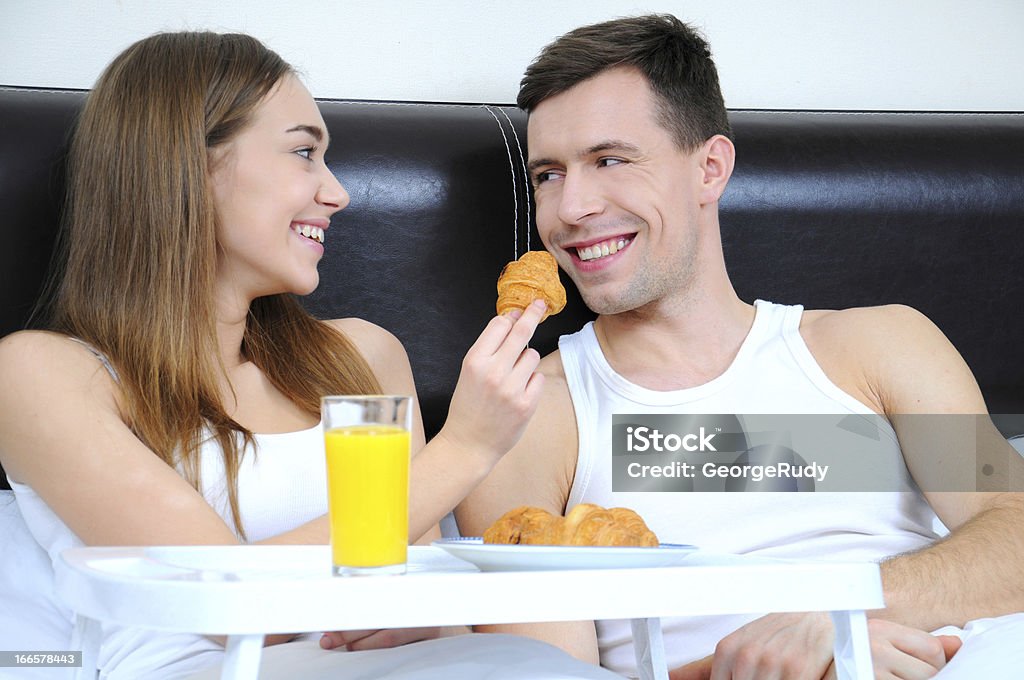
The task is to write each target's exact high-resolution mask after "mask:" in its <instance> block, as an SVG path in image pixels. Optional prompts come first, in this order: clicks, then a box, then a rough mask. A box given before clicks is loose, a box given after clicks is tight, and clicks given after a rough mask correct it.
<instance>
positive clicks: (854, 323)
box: [800, 305, 977, 413]
mask: <svg viewBox="0 0 1024 680" xmlns="http://www.w3.org/2000/svg"><path fill="white" fill-rule="evenodd" d="M800 334H801V336H802V337H803V339H804V341H805V343H806V344H807V347H808V349H810V351H811V353H812V354H813V355H814V358H815V359H816V360H817V362H818V363H819V365H821V367H822V368H823V369H824V370H825V373H826V374H827V375H828V376H829V377H830V378H831V379H832V380H833V382H835V383H836V384H837V385H839V386H840V387H841V388H842V389H844V390H846V391H847V392H849V393H850V394H853V395H855V396H857V397H858V398H859V399H861V400H862V401H864V402H865V403H867V404H869V405H871V406H872V407H873V408H874V409H875V410H880V411H883V412H886V413H902V412H911V411H910V410H909V409H911V408H918V406H917V405H919V404H922V403H925V402H932V401H934V400H933V399H931V398H930V397H928V396H927V395H929V394H934V393H940V392H941V393H955V394H958V395H965V396H964V399H973V398H974V393H975V392H977V384H976V383H975V382H974V378H973V376H971V374H970V369H969V368H968V367H967V365H966V363H964V360H963V358H962V357H961V356H960V354H959V353H958V352H957V351H956V348H955V347H953V345H952V344H951V343H950V342H949V340H948V339H947V338H946V336H945V335H943V333H942V331H940V330H939V328H938V327H937V326H936V325H935V324H934V323H932V322H931V320H929V319H928V317H926V316H925V315H924V314H922V313H921V312H919V311H917V310H916V309H914V308H912V307H908V306H906V305H885V306H882V307H858V308H851V309H844V310H814V311H808V312H805V313H804V318H803V319H802V321H801V324H800ZM965 403H966V402H965ZM972 403H973V402H972ZM932 408H933V409H937V408H938V406H933V407H932ZM972 412H973V411H972Z"/></svg>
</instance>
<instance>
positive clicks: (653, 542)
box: [483, 503, 658, 548]
mask: <svg viewBox="0 0 1024 680" xmlns="http://www.w3.org/2000/svg"><path fill="white" fill-rule="evenodd" d="M483 539H484V543H514V544H520V545H578V546H582V545H588V546H638V547H648V548H653V547H657V546H658V537H657V536H655V535H654V532H653V531H651V530H650V529H648V528H647V524H646V523H644V520H643V519H642V518H641V517H640V515H638V514H636V513H635V512H634V511H632V510H630V509H629V508H611V509H608V510H606V509H605V508H602V507H601V506H599V505H594V504H592V503H581V504H579V505H577V506H575V507H574V508H573V509H572V510H570V511H569V514H567V515H566V516H565V517H559V516H557V515H552V514H551V513H549V512H548V511H547V510H544V509H542V508H535V507H531V506H528V505H524V506H521V507H518V508H515V509H513V510H509V511H508V512H506V513H505V514H504V515H502V516H501V517H500V518H498V520H497V521H496V522H495V523H494V524H492V525H491V526H490V527H488V528H487V531H485V532H484V536H483Z"/></svg>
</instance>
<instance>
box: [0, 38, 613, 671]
mask: <svg viewBox="0 0 1024 680" xmlns="http://www.w3.org/2000/svg"><path fill="white" fill-rule="evenodd" d="M328 142H329V139H328V136H327V130H326V126H325V124H324V122H323V119H322V118H321V116H320V113H319V111H318V109H317V106H316V104H315V102H314V101H313V99H312V97H311V96H310V94H309V93H308V91H307V90H306V89H305V88H304V87H303V85H302V84H301V83H300V82H299V80H298V79H297V78H296V76H295V74H294V73H293V72H292V69H291V68H290V67H289V66H288V65H287V64H285V63H284V62H283V61H282V60H281V59H280V57H279V56H278V55H276V54H275V53H273V52H272V51H270V50H268V49H267V48H266V47H264V46H263V45H262V44H260V43H259V42H258V41H256V40H255V39H253V38H251V37H248V36H244V35H218V34H213V33H169V34H160V35H155V36H152V37H150V38H147V39H145V40H142V41H140V42H138V43H136V44H135V45H133V46H131V47H130V48H128V49H127V50H126V51H125V52H124V53H122V54H121V55H119V56H118V57H117V58H116V59H115V60H114V61H113V63H112V64H111V65H110V66H109V67H108V68H107V69H106V71H105V72H104V73H103V75H102V76H101V77H100V79H99V81H98V82H97V84H96V87H95V89H94V90H93V92H92V93H91V94H90V95H89V97H88V99H87V102H86V105H85V108H84V110H83V112H82V114H81V118H80V121H79V124H78V127H77V130H76V132H75V136H74V139H73V142H72V146H71V152H70V160H69V163H70V165H69V186H70V189H69V203H68V207H69V212H68V220H67V225H66V233H65V234H64V236H63V244H62V252H63V262H64V266H63V271H62V274H61V276H60V278H59V283H58V284H57V285H56V287H55V291H54V296H53V310H52V311H53V314H52V322H51V324H50V330H49V331H25V332H21V333H16V334H13V335H11V336H8V337H7V338H5V339H4V340H3V341H2V342H0V460H2V463H3V467H4V469H5V470H6V471H7V473H8V475H9V478H10V482H11V486H12V487H13V489H14V493H15V497H16V499H17V509H18V511H19V514H20V515H21V516H22V517H23V518H24V530H23V531H22V532H21V534H20V535H22V536H23V537H24V538H25V539H26V540H27V541H30V542H31V541H34V542H35V544H38V545H31V546H29V548H28V549H30V550H35V551H36V554H37V556H43V557H44V558H46V559H43V560H42V563H45V565H46V567H47V568H50V567H51V564H50V563H51V562H52V560H55V559H56V558H57V556H58V555H59V553H60V551H61V550H63V549H64V548H67V547H70V546H73V545H81V544H86V545H159V544H165V545H167V544H170V545H185V544H230V543H236V542H239V541H248V542H266V543H325V542H327V540H328V528H327V521H326V518H325V516H324V514H325V512H326V482H325V479H324V471H323V466H324V464H323V452H322V451H323V450H322V441H321V435H320V431H319V427H318V422H319V400H320V397H321V396H323V395H326V394H345V393H398V394H403V393H405V394H414V393H415V388H414V385H413V378H412V373H411V370H410V367H409V362H408V359H407V357H406V355H405V352H404V350H403V348H402V347H401V345H400V343H399V342H398V341H397V340H396V339H395V338H394V337H393V336H392V335H390V334H389V333H388V332H386V331H385V330H383V329H381V328H378V327H376V326H374V325H372V324H370V323H367V322H364V321H360V320H358V319H339V320H334V321H328V322H321V321H317V320H314V319H313V318H311V317H310V316H309V315H307V314H306V313H305V312H304V311H303V310H302V308H301V307H300V306H299V304H298V303H297V302H296V301H295V299H294V298H293V297H292V295H293V294H295V295H304V294H307V293H309V292H311V291H312V290H313V289H314V288H316V286H317V283H318V274H317V263H318V261H319V260H320V257H321V256H322V254H323V252H324V248H325V247H331V240H332V239H331V237H332V236H333V235H332V234H330V233H329V229H328V227H329V220H330V217H331V215H332V214H333V213H335V212H336V211H338V210H341V209H342V208H344V207H345V206H346V205H347V203H348V200H349V199H348V195H347V194H346V192H345V189H344V188H343V187H342V186H341V184H339V183H338V181H337V180H336V179H335V177H334V176H333V174H332V173H331V171H330V170H329V169H328V168H327V166H326V164H325V163H324V151H325V149H326V147H327V144H328ZM542 311H543V309H542V305H541V304H535V306H534V307H531V308H530V309H527V310H526V311H525V312H524V313H523V314H522V316H521V317H520V318H518V319H514V318H509V317H499V318H495V319H493V320H492V321H491V322H490V323H489V324H488V326H487V327H486V329H485V330H484V331H483V333H482V334H481V336H480V337H479V339H478V340H477V342H476V343H475V344H474V346H473V347H472V348H471V349H470V351H469V353H468V355H467V357H466V361H465V362H464V368H463V372H462V375H461V376H460V379H459V383H458V386H457V388H456V391H455V395H454V397H453V399H452V404H451V410H450V416H449V419H448V421H447V423H446V424H445V426H444V428H443V429H442V430H441V432H440V433H439V434H438V436H437V437H436V438H435V439H433V440H432V441H431V442H430V443H429V444H426V445H424V441H423V439H424V437H423V428H422V425H421V424H420V423H419V422H418V419H419V413H418V411H417V413H416V419H417V424H416V427H415V433H414V443H413V450H414V451H416V452H417V453H416V455H415V457H414V463H413V470H412V497H411V504H410V537H411V538H412V539H414V540H415V539H420V538H422V539H429V538H431V537H433V536H435V535H436V529H435V526H436V523H437V521H438V520H439V518H440V517H442V516H443V515H444V514H445V513H446V512H448V511H449V510H450V509H451V508H452V507H453V506H454V505H455V504H456V503H457V502H459V501H460V500H461V499H462V497H463V496H464V495H465V494H466V493H468V491H469V490H470V489H471V488H472V487H473V486H474V485H475V484H476V483H477V482H478V481H479V480H481V479H482V478H483V477H484V476H485V475H486V474H487V472H488V471H489V470H490V469H491V467H493V465H494V464H495V463H496V462H497V461H498V460H499V459H500V457H501V456H502V455H503V454H504V453H505V451H507V450H508V449H509V448H510V447H511V446H512V445H513V444H514V443H515V441H516V440H517V439H518V438H519V436H520V434H521V432H522V430H523V428H524V426H525V423H526V421H527V420H528V418H529V417H530V415H531V413H532V412H533V410H534V408H535V407H536V404H537V400H538V398H539V391H540V388H541V378H540V376H539V375H537V374H535V373H534V369H535V368H536V366H537V363H538V360H539V357H538V356H537V354H536V352H534V351H533V350H530V349H524V348H525V347H526V344H527V342H528V341H529V339H530V337H531V336H532V334H533V331H534V329H535V328H536V325H537V323H538V321H539V319H540V317H541V314H542ZM257 454H258V455H257ZM9 552H10V550H9ZM44 553H45V555H44ZM48 573H49V574H50V578H52V572H48ZM22 587H24V585H22ZM46 588H47V586H46V585H45V584H42V585H41V586H40V587H38V588H37V591H39V592H38V593H37V594H36V596H33V597H23V598H22V599H21V600H19V602H20V603H21V604H20V605H19V606H18V607H14V608H5V610H6V609H14V610H15V611H11V612H10V616H11V617H12V619H10V620H8V621H0V625H3V627H4V634H3V639H4V641H5V642H7V643H13V642H15V641H17V642H19V643H25V644H27V646H24V648H26V649H46V648H52V649H67V648H69V647H68V645H69V640H70V632H71V622H70V618H69V612H67V611H66V609H64V608H63V607H62V606H61V604H60V603H59V602H57V601H55V600H54V599H53V598H52V596H51V595H49V593H50V592H52V588H50V590H49V591H48V592H47V590H46ZM13 618H16V619H17V624H16V625H14V624H13V623H12V620H13ZM104 632H105V636H104V644H103V647H102V651H101V656H100V663H101V666H102V674H103V675H104V676H108V677H126V678H140V677H145V678H171V677H183V676H187V675H189V674H191V673H194V672H197V671H200V670H202V669H204V668H208V667H210V666H215V665H216V664H217V663H218V661H219V658H220V652H221V648H220V647H219V646H218V644H217V643H216V642H214V641H212V640H208V639H206V638H203V637H201V636H191V635H162V634H156V633H144V632H140V631H136V630H126V629H119V628H115V627H110V628H106V629H105V631H104ZM8 633H10V635H8ZM436 634H437V633H436V631H422V630H419V631H397V632H391V633H389V635H388V637H387V639H386V641H383V642H374V641H373V636H371V637H370V638H369V641H367V640H363V641H362V643H361V644H362V645H363V646H369V647H372V646H387V645H390V644H394V643H395V642H396V641H397V642H409V641H413V640H416V639H419V638H422V637H434V636H436ZM18 635H20V636H21V638H20V639H19V638H18V637H17V636H18ZM12 636H15V637H12ZM486 638H488V636H462V637H461V638H459V639H458V640H457V641H455V642H453V641H452V640H436V641H432V642H427V643H421V645H422V644H425V645H427V646H428V647H430V646H431V645H435V646H437V645H441V646H442V647H443V650H444V651H443V653H442V654H437V653H435V654H433V658H453V657H458V656H459V655H460V654H463V653H465V652H466V651H467V650H469V651H472V650H473V649H477V650H479V649H491V648H495V649H497V647H500V646H502V645H505V647H503V648H505V649H515V648H516V647H517V646H518V645H525V646H526V647H524V648H523V649H520V650H519V651H516V652H512V653H508V654H504V655H500V658H497V659H496V660H495V662H494V663H496V664H500V665H501V666H504V667H505V668H506V670H507V672H508V673H510V677H528V676H529V671H528V670H527V669H524V670H522V671H517V670H516V667H515V666H514V661H513V660H514V659H516V658H524V659H526V658H532V659H533V660H534V661H535V662H536V661H537V660H538V659H540V660H541V663H542V664H545V665H546V666H547V667H549V668H550V669H551V672H544V673H542V675H543V676H544V677H563V676H562V675H560V673H561V672H563V671H564V673H565V677H589V676H591V675H593V676H595V677H599V676H600V671H599V670H598V669H590V668H589V667H584V666H582V665H580V666H576V665H575V662H573V661H572V660H570V659H569V658H568V657H565V656H561V655H560V653H557V652H555V651H554V650H553V648H552V649H551V651H547V649H546V648H544V649H541V650H540V651H538V649H537V648H535V647H534V646H533V645H535V644H539V643H532V642H529V641H526V640H521V641H520V640H517V639H516V638H492V639H486ZM348 639H349V640H351V639H352V637H351V636H350V637H349V638H348ZM289 640H290V637H289V636H278V637H276V638H274V639H272V640H269V642H270V643H275V642H288V641H289ZM330 640H334V641H337V640H338V636H337V635H335V636H331V637H328V638H327V639H326V640H325V642H324V646H325V647H330V646H332V644H331V642H329V641H330ZM495 641H497V642H495ZM30 642H31V643H32V644H28V643H30ZM445 645H448V646H450V648H448V647H444V646H445ZM16 646H17V645H16ZM352 646H355V647H358V646H359V645H358V644H357V645H352ZM496 646H497V647H496ZM420 647H421V646H412V647H405V648H399V649H395V650H386V651H385V652H373V653H372V654H374V655H376V657H377V658H378V659H384V661H382V662H380V663H383V666H375V667H373V668H372V669H370V670H365V669H364V670H361V671H359V672H364V673H367V674H368V675H369V676H372V677H384V676H385V673H384V672H383V671H382V668H384V669H386V668H388V667H389V663H390V662H388V661H387V654H388V653H403V654H404V653H409V652H410V650H415V649H417V648H420ZM12 648H14V647H12ZM275 649H281V650H282V651H280V652H279V653H278V652H274V651H273V650H275ZM524 649H525V650H527V651H524ZM495 653H498V652H495ZM296 655H298V656H296ZM325 655H326V656H325ZM545 655H548V656H545ZM359 656H360V655H358V654H341V653H339V652H337V651H326V650H322V649H320V648H319V647H318V646H317V641H316V640H315V639H314V640H312V641H309V642H298V643H292V644H284V645H280V647H272V648H270V649H268V652H267V654H266V655H265V669H267V672H269V671H272V670H273V668H274V667H275V663H278V664H279V665H281V666H282V667H283V668H284V670H285V672H286V673H287V674H288V676H289V677H312V676H313V674H314V672H313V670H312V669H313V667H314V666H315V667H316V668H326V671H325V672H327V673H328V676H329V677H351V675H350V674H349V672H348V671H346V670H345V669H346V668H350V670H351V669H352V668H354V666H347V665H346V664H356V665H358V664H359V663H362V662H359V661H355V659H358V657H359ZM275 659H278V661H275ZM303 659H308V660H310V664H311V665H310V668H309V669H303V670H299V669H297V668H296V667H295V666H296V664H300V663H303V661H302V660H303ZM349 659H353V660H352V661H350V660H349ZM359 668H360V669H363V666H359ZM559 668H560V669H562V670H561V671H558V670H557V669H559ZM307 670H308V671H309V672H307ZM353 672H355V671H353ZM441 674H442V675H443V674H444V673H443V671H442V672H441ZM403 677H404V676H403Z"/></svg>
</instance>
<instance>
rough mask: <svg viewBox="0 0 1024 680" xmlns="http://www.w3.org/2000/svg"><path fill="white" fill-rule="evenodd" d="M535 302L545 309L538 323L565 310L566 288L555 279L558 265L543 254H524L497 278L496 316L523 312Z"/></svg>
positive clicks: (548, 254)
mask: <svg viewBox="0 0 1024 680" xmlns="http://www.w3.org/2000/svg"><path fill="white" fill-rule="evenodd" d="M537 299H542V300H544V302H546V303H547V306H548V308H547V310H546V311H545V313H544V317H543V318H542V319H541V321H543V320H544V319H546V318H548V317H549V316H551V315H552V314H558V313H559V312H560V311H562V309H564V308H565V288H563V287H562V282H561V281H560V280H559V279H558V263H557V262H555V258H553V257H552V256H551V253H549V252H548V251H546V250H529V251H527V252H526V253H524V254H523V256H522V257H520V258H519V259H518V260H514V261H512V262H509V263H508V264H506V265H505V268H504V269H502V270H501V275H499V276H498V302H497V304H496V307H497V310H498V314H504V313H506V312H508V311H509V310H512V309H526V307H527V306H529V304H530V303H531V302H533V301H534V300H537Z"/></svg>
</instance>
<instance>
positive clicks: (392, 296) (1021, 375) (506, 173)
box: [0, 88, 1024, 481]
mask: <svg viewBox="0 0 1024 680" xmlns="http://www.w3.org/2000/svg"><path fill="white" fill-rule="evenodd" d="M83 96H84V93H82V92H71V91H51V90H30V89H22V88H0V216H2V217H0V219H2V224H0V336H3V335H6V334H7V333H10V332H12V331H15V330H17V329H19V328H22V327H23V326H24V324H25V322H26V320H27V318H28V316H29V313H30V311H31V308H32V305H33V303H34V301H35V300H36V298H37V296H38V293H39V289H40V286H41V284H42V281H43V279H44V277H45V273H46V270H47V266H48V261H49V257H50V252H51V250H52V247H53V241H54V236H55V234H56V230H57V225H58V222H59V215H60V204H61V200H62V194H63V189H62V174H61V173H62V170H61V159H62V154H63V151H64V148H65V144H66V140H67V135H68V132H69V130H70V128H71V126H72V124H73V120H74V116H75V114H76V111H77V109H78V107H79V106H80V105H81V102H82V99H83ZM319 104H320V107H321V111H322V112H323V115H324V119H325V120H326V122H327V125H328V128H330V133H331V138H332V145H331V148H330V150H329V151H328V163H329V164H330V166H331V168H332V170H333V171H334V172H335V173H336V174H337V176H338V177H339V178H340V179H341V181H342V183H343V184H344V185H345V187H346V188H347V189H348V191H349V193H350V195H351V198H352V202H351V205H350V206H349V207H348V208H347V209H345V210H344V211H342V212H340V213H338V214H337V215H335V217H334V220H333V222H332V225H331V230H330V232H329V233H328V239H327V253H326V255H325V257H324V260H323V262H322V263H321V269H320V272H321V285H320V288H319V289H318V290H317V291H316V292H315V293H314V294H313V295H311V296H309V297H308V298H307V299H306V301H307V303H308V306H309V308H310V309H311V310H312V311H313V312H314V313H316V314H317V315H320V316H323V317H338V316H360V317H363V318H366V319H369V320H370V321H373V322H376V323H378V324H380V325H382V326H384V327H385V328H388V329H389V330H391V331H392V332H393V333H395V335H397V336H398V337H399V338H400V339H401V340H402V341H403V343H404V344H405V346H406V348H407V350H408V352H409V355H410V358H411V360H412V365H413V371H414V373H415V377H416V380H417V385H418V389H419V394H420V398H421V400H422V404H423V413H424V420H425V424H426V427H427V431H428V434H432V433H434V432H436V431H437V429H438V428H439V427H440V425H441V424H442V423H443V421H444V418H445V416H446V413H447V404H448V399H449V396H450V393H451V390H452V388H453V387H454V385H455V380H456V378H457V376H458V372H459V367H460V362H461V360H462V356H463V354H464V353H465V351H466V349H468V347H469V345H470V343H471V342H472V341H473V339H475V337H476V336H477V334H478V333H479V331H480V330H481V329H482V328H483V326H484V324H485V323H486V321H487V319H488V318H489V317H490V315H491V314H493V312H494V298H495V291H494V282H495V280H496V277H497V274H498V272H499V271H500V269H501V267H502V265H503V264H504V263H505V261H507V260H508V259H511V258H512V257H513V255H514V254H515V253H516V251H517V250H518V252H519V253H521V252H522V251H523V250H524V249H525V248H527V246H528V244H529V247H532V248H534V249H537V248H540V247H541V245H540V242H539V239H538V238H537V236H536V232H535V231H534V232H532V233H531V228H530V225H531V216H530V195H529V192H528V190H527V188H526V179H525V174H524V170H523V160H522V152H521V151H520V148H521V147H522V146H525V142H526V138H525V123H526V120H525V116H524V115H523V114H522V113H521V112H520V111H518V110H517V109H515V108H513V107H507V106H472V105H461V104H405V103H393V102H351V101H320V102H319ZM732 122H733V127H734V131H735V133H736V146H737V151H738V158H737V167H736V172H735V174H734V176H733V179H732V181H731V182H730V185H729V188H728V190H727V192H726V196H725V198H724V200H723V202H722V219H721V221H722V230H723V240H724V247H725V255H726V263H727V265H728V267H729V272H730V275H731V276H732V279H733V281H734V283H735V286H736V289H737V292H738V293H739V294H740V297H742V298H743V299H745V300H747V301H752V300H753V299H754V298H757V297H760V298H765V299H770V300H774V301H776V302H784V303H797V302H799V303H802V304H804V305H805V306H806V307H808V308H840V307H849V306H859V305H872V304H882V303H892V302H899V303H904V304H908V305H911V306H914V307H916V308H918V309H920V310H921V311H922V312H924V313H925V314H927V315H928V316H929V317H930V318H931V319H932V320H933V321H934V322H935V323H936V324H938V326H939V327H940V328H941V329H942V330H943V331H944V332H945V333H946V335H947V336H948V337H949V338H950V340H951V341H952V342H953V344H954V345H956V347H957V348H958V349H959V350H960V352H961V353H962V354H963V355H964V358H965V359H966V360H967V362H968V364H970V366H971V368H972V369H973V371H974V373H975V375H976V376H977V378H978V381H979V382H980V384H981V387H982V390H983V392H984V395H985V398H986V400H987V403H988V406H989V410H990V412H992V413H994V414H1024V349H1022V348H1024V312H1022V304H1021V297H1022V295H1024V162H1022V160H1021V159H1022V157H1024V114H918V113H906V114H881V113H810V112H759V111H735V112H733V113H732ZM590 318H591V314H590V313H589V312H588V311H587V310H586V309H585V308H584V307H583V305H582V303H581V302H580V300H579V298H578V296H576V295H575V293H574V291H572V290H571V287H570V295H569V303H568V306H567V309H566V311H565V312H563V313H562V314H560V315H558V316H556V317H553V318H552V319H550V320H549V321H547V322H545V323H544V325H543V326H541V329H540V331H539V333H538V337H537V340H536V343H535V346H536V347H537V348H538V349H539V350H541V351H542V352H547V351H550V350H551V349H553V348H554V347H555V343H556V342H557V338H558V336H559V335H560V334H562V333H566V332H571V331H573V330H575V329H577V328H578V327H579V326H580V325H582V323H583V322H584V321H586V320H588V319H590ZM997 424H998V425H1000V427H1001V428H1002V429H1003V430H1004V432H1005V433H1007V434H1016V433H1020V432H1024V418H1022V416H1020V415H1017V416H1005V417H1000V418H998V419H997ZM0 481H2V478H0Z"/></svg>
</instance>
